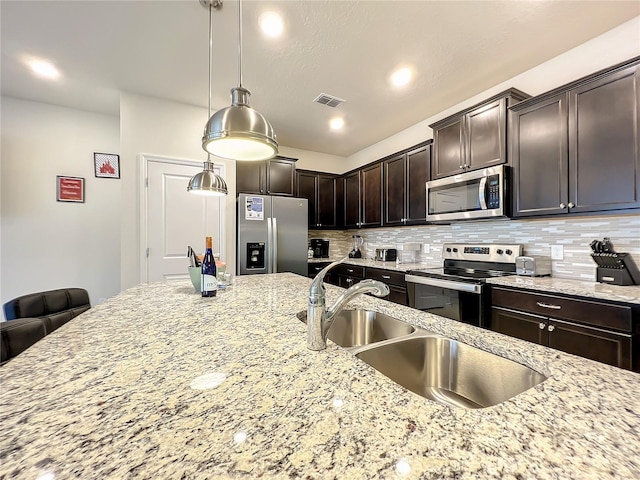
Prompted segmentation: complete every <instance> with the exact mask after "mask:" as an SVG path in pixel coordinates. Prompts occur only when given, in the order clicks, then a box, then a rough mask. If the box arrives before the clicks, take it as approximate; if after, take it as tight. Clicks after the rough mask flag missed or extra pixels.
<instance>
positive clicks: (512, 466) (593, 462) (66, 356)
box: [0, 274, 640, 480]
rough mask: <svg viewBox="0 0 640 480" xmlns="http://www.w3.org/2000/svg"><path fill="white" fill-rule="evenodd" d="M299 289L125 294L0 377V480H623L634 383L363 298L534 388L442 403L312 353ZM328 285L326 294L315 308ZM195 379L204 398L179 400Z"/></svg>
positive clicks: (633, 449) (638, 444)
mask: <svg viewBox="0 0 640 480" xmlns="http://www.w3.org/2000/svg"><path fill="white" fill-rule="evenodd" d="M309 283H310V279H308V278H305V277H301V276H298V275H293V274H274V275H260V276H258V275H256V276H241V277H237V278H236V279H235V283H234V285H233V286H231V287H230V288H228V289H226V290H224V291H220V292H219V294H218V296H217V297H215V298H204V299H203V298H202V297H200V295H199V294H197V293H194V291H193V288H192V286H191V285H190V283H189V281H188V280H186V281H177V282H171V283H153V284H150V285H138V286H136V287H133V288H130V289H128V290H126V291H123V292H121V293H120V294H118V295H116V296H115V297H113V298H110V299H108V300H107V301H106V302H105V303H103V304H100V305H97V306H95V307H94V308H92V309H91V310H89V311H87V312H85V313H83V314H82V315H80V316H79V317H77V318H75V319H74V320H72V321H71V322H69V323H67V324H66V325H64V326H62V327H61V328H60V329H58V330H57V331H55V332H53V333H52V334H51V335H48V336H47V337H45V338H44V339H43V340H41V341H40V342H38V343H36V344H35V345H34V346H33V347H31V348H29V349H28V350H27V351H25V352H24V353H23V354H21V355H20V356H18V357H16V358H14V359H13V360H11V361H10V362H9V363H8V364H6V365H5V366H3V367H2V368H0V385H1V392H0V424H1V425H2V435H1V436H0V478H3V479H4V478H7V479H8V478H12V479H36V478H44V476H45V475H48V477H47V478H55V479H69V478H101V479H102V478H109V479H111V478H113V479H125V478H149V479H158V478H189V479H200V478H202V479H204V478H225V479H226V478H245V479H253V478H282V479H285V478H286V479H290V478H303V479H415V478H423V479H441V478H459V479H463V478H468V479H485V478H495V479H551V478H554V479H555V478H562V479H581V480H583V479H602V478H621V479H622V478H624V479H627V478H629V479H631V478H639V477H640V459H639V457H638V455H637V453H638V451H640V437H639V436H638V431H640V403H639V402H638V398H640V375H638V374H636V373H633V372H629V371H625V370H621V369H618V368H615V367H610V366H607V365H604V364H599V363H596V362H593V361H590V360H587V359H583V358H579V357H575V356H572V355H568V354H565V353H562V352H559V351H555V350H551V349H548V348H545V347H542V346H538V345H534V344H531V343H527V342H524V341H520V340H517V339H513V338H510V337H506V336H503V335H500V334H498V333H495V332H490V331H487V330H481V329H479V328H476V327H473V326H470V325H465V324H461V323H459V322H455V321H452V320H448V319H445V318H442V317H438V316H435V315H431V314H428V313H424V312H419V311H417V310H413V309H410V308H407V307H403V306H400V305H396V304H393V303H390V302H387V301H384V300H380V299H377V298H373V297H369V296H360V297H358V298H356V299H355V300H354V301H352V302H351V306H352V307H360V308H363V307H366V308H372V309H375V310H378V311H381V312H383V313H387V314H390V315H394V316H396V317H398V318H400V319H403V320H405V321H408V322H410V323H413V324H414V325H418V326H421V327H423V328H426V329H428V330H432V331H434V332H436V333H440V334H444V335H447V336H449V337H452V338H454V339H457V340H460V341H462V342H465V343H468V344H472V345H474V346H476V347H479V348H481V349H484V350H489V351H492V352H494V353H497V354H499V355H502V356H504V357H507V358H510V359H512V360H515V361H517V362H520V363H523V364H526V365H528V366H530V367H532V368H533V369H535V370H537V371H539V372H541V373H543V374H545V375H546V376H548V377H549V378H548V379H547V380H546V381H545V382H543V383H541V384H539V385H538V386H536V387H534V388H532V389H529V390H527V391H526V392H524V393H522V394H520V395H518V396H516V397H514V398H512V399H511V400H508V401H506V402H503V403H501V404H498V405H496V406H494V407H490V408H484V409H477V410H464V409H458V408H451V407H445V406H442V405H440V404H438V403H435V402H432V401H430V400H426V399H424V398H422V397H420V396H418V395H415V394H413V393H411V392H409V391H407V390H405V389H404V388H403V387H400V386H399V385H397V384H395V383H394V382H392V381H390V380H389V379H387V378H386V377H384V376H383V375H381V374H379V373H378V372H376V371H375V370H374V369H373V368H371V367H370V366H368V365H367V364H365V363H364V362H361V361H360V360H357V359H356V358H355V357H354V356H353V355H352V354H350V353H349V352H347V351H346V350H344V349H341V348H340V347H337V346H336V345H334V344H333V343H331V342H329V346H328V348H327V349H326V350H324V351H321V352H313V351H310V350H308V349H307V348H306V344H305V333H306V327H305V325H304V324H303V323H302V322H300V321H299V320H298V319H297V318H296V316H295V314H296V312H298V311H300V310H303V309H305V308H306V302H307V296H308V295H307V294H308V290H307V289H308V286H309ZM341 292H342V289H340V288H338V287H335V286H332V285H327V300H328V302H329V303H333V301H334V300H335V299H336V298H337V296H338V295H339V294H340V293H341ZM204 374H209V376H208V377H207V378H209V379H213V380H217V382H214V383H212V384H211V386H213V385H215V386H214V387H213V388H210V389H205V390H199V389H194V388H192V386H194V387H197V386H198V385H197V384H194V380H196V379H198V378H199V377H201V376H202V375H204Z"/></svg>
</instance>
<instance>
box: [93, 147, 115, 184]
mask: <svg viewBox="0 0 640 480" xmlns="http://www.w3.org/2000/svg"><path fill="white" fill-rule="evenodd" d="M93 164H94V167H95V172H96V177H98V178H120V155H116V154H115V153H99V152H94V154H93Z"/></svg>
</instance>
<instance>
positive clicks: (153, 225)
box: [141, 159, 224, 282]
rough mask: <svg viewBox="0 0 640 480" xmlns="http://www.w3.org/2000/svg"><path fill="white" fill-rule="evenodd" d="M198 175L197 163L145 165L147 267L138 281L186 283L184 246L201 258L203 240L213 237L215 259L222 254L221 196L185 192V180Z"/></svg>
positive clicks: (161, 162)
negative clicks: (183, 280)
mask: <svg viewBox="0 0 640 480" xmlns="http://www.w3.org/2000/svg"><path fill="white" fill-rule="evenodd" d="M201 170H202V165H201V164H200V163H194V164H193V165H191V164H186V163H185V162H182V161H178V160H176V161H175V163H174V162H172V161H171V160H170V159H167V160H148V161H147V178H148V181H147V186H146V190H147V196H146V198H147V208H146V227H147V228H146V239H147V252H146V256H147V262H146V266H147V268H146V278H145V276H144V273H145V272H143V275H141V279H142V281H145V280H146V281H147V282H154V281H159V280H175V279H183V278H189V273H188V270H187V266H188V265H189V260H188V259H187V246H188V245H191V246H192V247H193V248H194V250H195V251H196V252H197V253H198V254H199V255H202V254H204V242H205V236H212V237H213V251H214V255H216V256H218V255H220V252H221V251H224V245H223V238H224V237H223V234H224V225H223V223H224V219H223V205H222V204H223V202H224V200H221V199H223V198H224V197H211V196H203V195H194V194H191V193H188V192H187V185H188V184H189V179H190V178H191V177H192V176H193V175H195V174H196V173H198V172H199V171H201ZM217 170H218V171H217V172H216V173H218V174H220V171H219V168H218V169H217ZM143 237H144V234H143ZM143 255H144V253H143Z"/></svg>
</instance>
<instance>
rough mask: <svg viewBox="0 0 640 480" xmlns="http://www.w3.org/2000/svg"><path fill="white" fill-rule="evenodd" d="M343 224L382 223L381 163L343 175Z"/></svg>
mask: <svg viewBox="0 0 640 480" xmlns="http://www.w3.org/2000/svg"><path fill="white" fill-rule="evenodd" d="M343 182H344V183H343V188H344V193H343V204H344V207H343V209H344V212H343V215H344V216H343V218H344V226H345V227H347V228H360V227H379V226H381V225H382V164H381V163H380V162H376V163H374V164H372V165H368V166H366V167H363V168H361V169H359V170H356V171H355V172H351V173H348V174H346V175H345V176H344V177H343Z"/></svg>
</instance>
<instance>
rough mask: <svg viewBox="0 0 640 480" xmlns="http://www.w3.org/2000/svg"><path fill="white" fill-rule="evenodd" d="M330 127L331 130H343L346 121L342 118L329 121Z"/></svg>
mask: <svg viewBox="0 0 640 480" xmlns="http://www.w3.org/2000/svg"><path fill="white" fill-rule="evenodd" d="M329 126H330V127H331V130H342V127H344V119H342V118H340V117H335V118H332V119H331V120H330V121H329Z"/></svg>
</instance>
